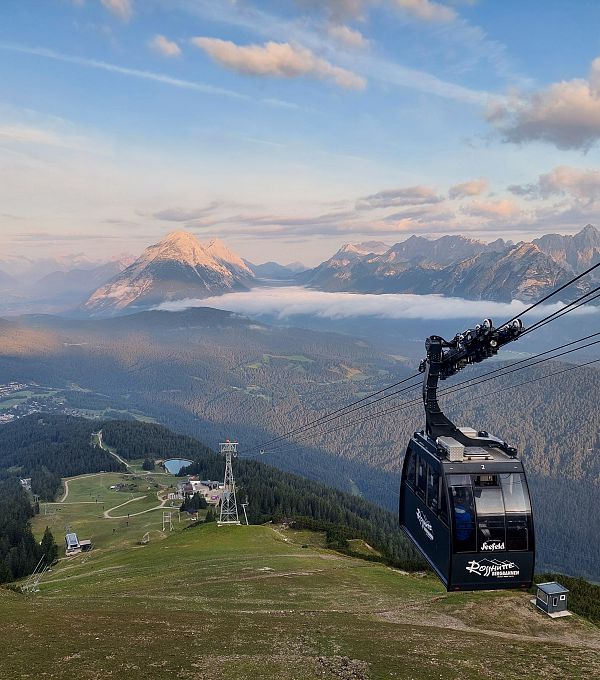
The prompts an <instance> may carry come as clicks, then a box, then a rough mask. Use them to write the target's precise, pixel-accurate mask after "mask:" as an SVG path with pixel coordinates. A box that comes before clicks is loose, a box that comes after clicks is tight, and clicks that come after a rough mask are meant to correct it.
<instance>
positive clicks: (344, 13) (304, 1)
mask: <svg viewBox="0 0 600 680" xmlns="http://www.w3.org/2000/svg"><path fill="white" fill-rule="evenodd" d="M374 2H375V0H296V4H298V5H300V7H309V8H316V9H318V10H320V11H322V12H325V14H327V16H329V18H331V19H333V20H335V21H344V20H346V19H362V18H363V17H364V14H365V10H366V8H367V6H368V5H372V4H374Z"/></svg>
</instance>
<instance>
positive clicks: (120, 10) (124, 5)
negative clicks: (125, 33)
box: [101, 0, 133, 21]
mask: <svg viewBox="0 0 600 680" xmlns="http://www.w3.org/2000/svg"><path fill="white" fill-rule="evenodd" d="M101 2H102V4H103V5H104V7H106V9H107V10H108V11H109V12H112V13H113V14H114V15H115V16H117V17H119V19H121V21H129V20H130V19H131V17H132V16H133V0H101Z"/></svg>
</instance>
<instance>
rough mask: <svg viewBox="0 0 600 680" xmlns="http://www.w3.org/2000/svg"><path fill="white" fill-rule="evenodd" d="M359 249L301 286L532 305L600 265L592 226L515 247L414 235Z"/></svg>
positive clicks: (349, 248) (598, 239) (342, 253)
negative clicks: (376, 248)
mask: <svg viewBox="0 0 600 680" xmlns="http://www.w3.org/2000/svg"><path fill="white" fill-rule="evenodd" d="M360 250H361V249H360V245H359V246H358V247H356V248H355V247H353V244H346V245H345V246H343V247H342V248H341V249H340V250H339V251H338V252H337V253H336V254H335V255H333V257H331V258H330V259H329V260H326V261H325V262H323V263H322V264H320V265H319V266H318V267H316V268H314V269H312V270H310V271H308V272H305V273H304V274H303V275H301V277H300V280H301V282H302V283H304V284H306V285H308V286H309V287H311V288H317V289H320V290H325V291H346V292H357V293H415V294H431V293H437V294H442V295H450V296H458V297H464V298H468V299H475V300H479V299H482V300H495V301H500V302H510V301H511V300H513V299H519V300H522V301H525V302H527V301H531V300H534V299H537V298H538V297H540V296H541V295H543V294H545V293H547V292H549V291H550V290H552V289H554V288H556V287H558V286H560V285H561V284H562V283H565V282H566V281H568V280H569V279H570V278H571V277H572V275H573V273H580V272H581V271H584V270H585V269H586V268H588V267H589V266H591V265H592V264H596V263H597V262H600V232H599V231H598V230H597V229H596V228H595V227H593V226H591V225H588V226H587V227H585V228H584V229H583V230H582V231H581V232H579V234H576V235H574V236H560V235H548V236H544V237H542V238H540V239H536V241H534V242H531V243H528V242H521V243H518V244H516V245H515V244H513V243H512V242H511V241H504V240H502V239H498V240H496V241H493V242H492V243H485V242H483V241H478V240H475V239H471V238H467V237H465V236H461V235H452V236H442V237H441V238H438V239H433V240H430V239H427V238H424V237H421V236H414V235H413V236H411V237H409V238H408V239H406V240H405V241H402V242H400V243H396V244H395V245H393V246H391V247H389V248H388V249H387V250H386V251H385V252H383V253H380V254H375V253H368V254H364V253H362V252H360ZM587 288H589V283H588V282H585V281H583V282H581V283H580V284H578V286H575V287H574V288H573V290H570V291H569V293H568V294H569V295H573V292H574V291H575V292H576V291H577V290H580V291H581V290H586V289H587Z"/></svg>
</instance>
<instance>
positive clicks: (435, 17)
mask: <svg viewBox="0 0 600 680" xmlns="http://www.w3.org/2000/svg"><path fill="white" fill-rule="evenodd" d="M392 4H393V5H395V6H396V7H398V9H400V10H402V11H403V12H405V13H406V14H408V15H409V16H410V17H412V18H413V19H417V20H418V21H425V22H432V23H434V22H435V23H448V22H450V21H454V20H455V19H456V12H455V11H454V10H453V9H452V8H451V7H446V5H441V4H440V3H438V2H433V1H432V0H393V3H392Z"/></svg>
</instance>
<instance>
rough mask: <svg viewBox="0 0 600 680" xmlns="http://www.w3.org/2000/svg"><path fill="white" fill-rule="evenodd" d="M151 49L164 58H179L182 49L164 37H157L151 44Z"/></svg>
mask: <svg viewBox="0 0 600 680" xmlns="http://www.w3.org/2000/svg"><path fill="white" fill-rule="evenodd" d="M149 45H150V47H151V48H152V49H153V50H154V51H155V52H158V53H159V54H162V55H163V56H164V57H179V56H180V55H181V48H180V47H179V45H178V44H177V43H176V42H173V41H172V40H169V39H168V38H165V36H164V35H155V36H154V38H152V40H151V41H150V43H149Z"/></svg>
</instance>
